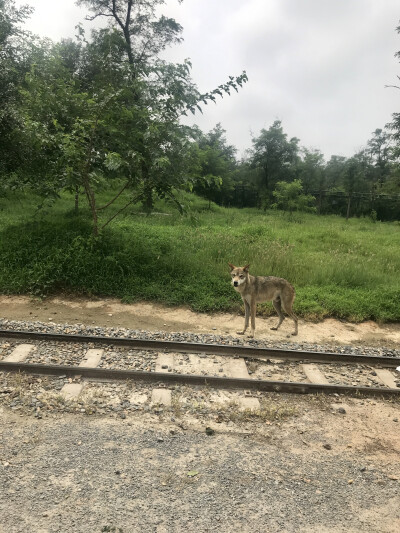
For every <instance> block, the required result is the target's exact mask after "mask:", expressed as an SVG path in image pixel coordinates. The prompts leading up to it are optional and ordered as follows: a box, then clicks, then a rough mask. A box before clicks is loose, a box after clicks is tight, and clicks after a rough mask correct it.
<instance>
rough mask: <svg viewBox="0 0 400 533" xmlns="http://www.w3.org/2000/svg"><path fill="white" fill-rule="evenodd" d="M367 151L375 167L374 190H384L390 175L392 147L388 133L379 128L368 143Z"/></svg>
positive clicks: (373, 176) (373, 174) (373, 175)
mask: <svg viewBox="0 0 400 533" xmlns="http://www.w3.org/2000/svg"><path fill="white" fill-rule="evenodd" d="M367 150H368V152H369V154H370V156H371V164H372V165H373V167H374V171H373V173H372V176H371V177H372V180H373V188H374V189H375V190H377V189H382V187H383V186H384V184H385V182H386V180H387V179H388V177H389V175H390V159H391V157H392V147H391V145H390V135H389V133H388V132H386V131H384V130H382V129H380V128H377V129H376V130H375V131H374V132H373V137H372V138H371V139H370V140H369V141H368V145H367Z"/></svg>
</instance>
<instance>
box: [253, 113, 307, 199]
mask: <svg viewBox="0 0 400 533" xmlns="http://www.w3.org/2000/svg"><path fill="white" fill-rule="evenodd" d="M298 143H299V139H297V138H295V137H293V138H292V139H290V140H289V141H288V140H287V134H286V133H283V128H282V123H281V121H280V120H276V121H275V122H274V123H273V124H272V126H271V127H270V128H269V129H268V130H265V129H262V130H261V133H260V135H259V137H256V138H253V150H252V152H251V156H250V161H251V165H252V166H253V167H254V168H256V169H257V170H258V173H259V176H260V186H261V187H262V188H264V190H265V193H266V199H267V201H268V200H270V199H271V198H272V191H273V190H274V189H275V186H276V184H277V182H278V181H291V180H292V179H293V177H294V175H295V168H296V163H297V161H298V157H299V156H298V152H299V146H298Z"/></svg>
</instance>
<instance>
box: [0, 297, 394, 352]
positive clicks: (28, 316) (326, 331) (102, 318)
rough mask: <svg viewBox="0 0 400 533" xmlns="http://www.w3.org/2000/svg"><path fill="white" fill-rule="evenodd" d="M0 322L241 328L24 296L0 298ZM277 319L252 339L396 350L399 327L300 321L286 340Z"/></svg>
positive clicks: (236, 319)
mask: <svg viewBox="0 0 400 533" xmlns="http://www.w3.org/2000/svg"><path fill="white" fill-rule="evenodd" d="M0 317H2V318H7V319H10V320H29V321H35V320H39V321H43V322H49V321H53V322H56V323H67V324H74V323H83V324H88V325H90V324H95V325H97V326H100V327H124V328H130V329H143V330H149V331H160V330H163V331H170V332H172V331H182V332H185V331H190V332H201V333H213V334H222V335H226V334H228V335H235V334H236V331H238V330H240V329H242V328H243V317H242V316H239V315H238V314H229V313H218V314H213V315H210V314H205V313H194V312H193V311H191V310H190V309H188V308H183V307H171V308H169V307H166V306H162V305H158V304H153V303H147V302H138V303H134V304H131V305H128V304H122V303H121V302H120V301H118V300H115V299H104V300H100V299H96V300H89V299H83V298H74V299H67V298H49V299H46V300H35V299H31V298H28V297H24V296H18V297H15V296H0ZM276 321H277V319H276V318H275V317H272V318H267V319H264V318H257V321H256V335H257V338H259V339H266V338H268V339H276V340H277V341H281V340H287V338H288V337H289V338H291V339H292V340H293V341H295V342H310V343H316V344H332V343H341V344H349V345H350V344H354V345H360V344H365V345H371V346H373V345H378V346H379V345H385V346H388V345H398V344H400V324H385V325H379V324H376V323H375V322H372V321H368V322H363V323H361V324H352V323H349V322H342V321H339V320H333V319H328V320H324V321H322V322H317V323H313V322H306V321H304V320H300V322H299V334H298V336H297V337H295V338H293V337H291V336H290V332H291V331H292V323H291V321H290V320H287V321H285V322H284V323H283V325H282V327H281V329H280V330H279V331H271V329H270V328H271V326H273V325H275V323H276Z"/></svg>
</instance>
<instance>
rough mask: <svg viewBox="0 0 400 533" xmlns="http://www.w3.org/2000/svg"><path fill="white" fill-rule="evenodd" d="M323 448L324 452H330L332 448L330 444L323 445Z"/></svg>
mask: <svg viewBox="0 0 400 533" xmlns="http://www.w3.org/2000/svg"><path fill="white" fill-rule="evenodd" d="M323 446H324V448H325V450H332V446H331V445H330V444H324V445H323Z"/></svg>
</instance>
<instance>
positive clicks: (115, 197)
mask: <svg viewBox="0 0 400 533" xmlns="http://www.w3.org/2000/svg"><path fill="white" fill-rule="evenodd" d="M128 185H129V181H128V182H127V183H125V185H124V186H123V187H122V189H121V190H120V191H119V193H118V194H117V195H116V196H114V198H113V199H112V200H110V201H109V202H108V204H106V205H102V206H101V207H96V209H97V211H100V210H101V209H105V208H106V207H108V206H109V205H111V204H113V203H114V202H115V200H116V199H117V198H119V197H120V196H121V194H122V193H123V192H124V190H125V189H126V188H127V187H128Z"/></svg>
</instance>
